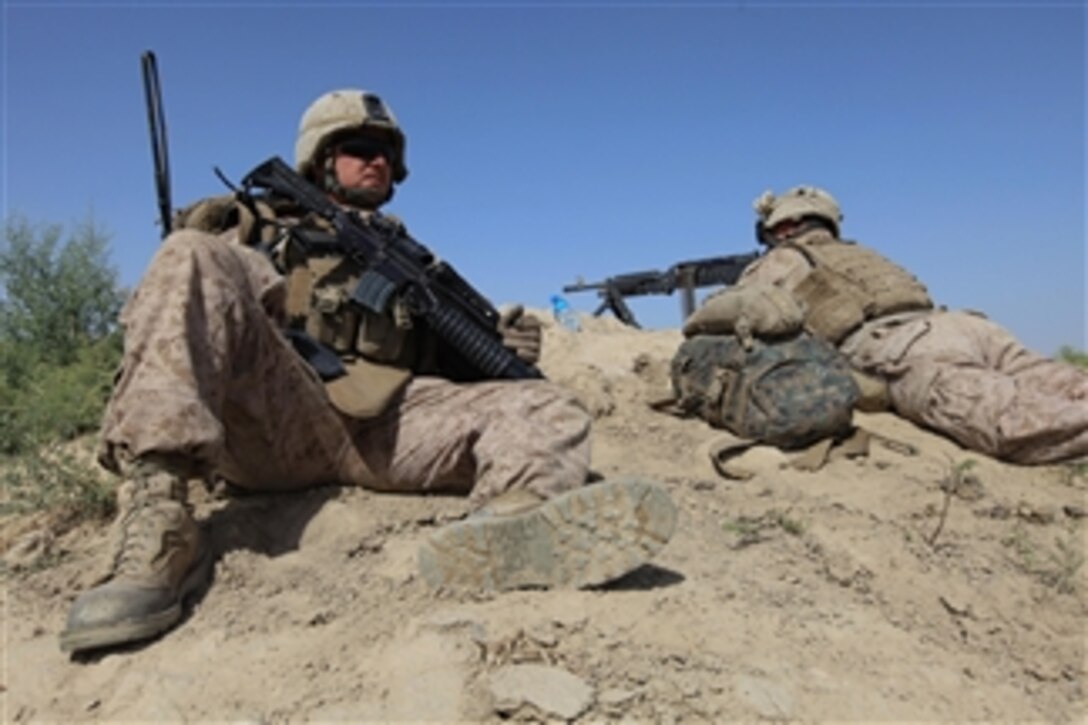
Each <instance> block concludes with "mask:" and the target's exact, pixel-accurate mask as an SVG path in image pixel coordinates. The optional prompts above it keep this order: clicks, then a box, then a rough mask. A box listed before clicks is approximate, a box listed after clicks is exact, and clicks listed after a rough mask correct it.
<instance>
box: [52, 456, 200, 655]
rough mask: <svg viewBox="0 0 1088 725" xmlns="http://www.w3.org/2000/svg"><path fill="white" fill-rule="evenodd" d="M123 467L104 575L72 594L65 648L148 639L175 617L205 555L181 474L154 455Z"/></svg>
mask: <svg viewBox="0 0 1088 725" xmlns="http://www.w3.org/2000/svg"><path fill="white" fill-rule="evenodd" d="M126 469H127V470H125V471H123V472H124V474H125V478H126V480H125V481H124V483H122V484H121V486H120V488H119V490H118V512H117V519H116V521H115V522H114V527H115V528H114V535H115V541H114V550H113V552H112V559H111V565H110V567H109V571H108V573H107V576H106V577H105V581H104V583H101V584H99V585H98V586H96V587H94V588H92V589H88V590H87V591H85V592H83V593H82V594H80V595H79V597H77V598H76V601H75V602H74V603H73V604H72V608H71V610H69V612H68V622H67V626H66V627H65V630H64V632H62V633H61V636H60V647H61V649H62V650H63V651H65V652H74V651H80V650H89V649H95V648H99V647H107V646H111V645H118V644H123V643H126V642H134V641H136V640H141V639H147V638H148V637H153V636H154V635H156V634H159V633H160V632H163V631H165V630H167V629H169V628H170V627H172V626H173V625H174V624H176V623H177V621H178V620H179V619H181V615H182V605H183V602H184V599H185V597H186V596H188V595H189V594H190V593H192V592H193V591H195V590H196V589H197V588H199V587H200V586H201V585H202V584H203V583H204V582H205V581H206V580H207V577H208V574H209V573H210V564H211V555H210V552H209V550H208V547H207V546H206V544H205V541H204V536H203V534H202V533H201V531H200V527H199V526H198V525H197V523H196V521H194V520H193V517H192V514H191V513H190V510H189V507H188V505H187V503H186V494H187V488H188V481H187V480H186V477H185V476H184V475H180V474H178V473H174V472H172V469H171V468H169V467H167V466H164V465H163V464H162V463H161V462H155V461H146V460H145V461H139V462H137V463H135V464H133V465H130V466H127V467H126Z"/></svg>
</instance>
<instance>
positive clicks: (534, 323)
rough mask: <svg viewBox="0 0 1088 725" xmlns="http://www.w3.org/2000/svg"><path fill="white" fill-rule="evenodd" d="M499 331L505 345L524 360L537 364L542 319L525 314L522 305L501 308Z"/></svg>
mask: <svg viewBox="0 0 1088 725" xmlns="http://www.w3.org/2000/svg"><path fill="white" fill-rule="evenodd" d="M498 327H499V333H500V334H501V335H502V344H503V347H507V348H509V349H510V350H513V352H514V354H516V355H517V356H518V357H519V358H520V359H521V360H522V361H523V362H526V363H529V364H530V365H535V364H536V361H537V360H539V359H540V346H541V334H540V320H538V319H537V318H536V317H534V316H533V315H527V314H525V308H524V307H522V306H521V305H503V306H502V307H500V308H499V325H498Z"/></svg>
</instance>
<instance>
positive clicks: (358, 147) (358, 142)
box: [336, 136, 393, 161]
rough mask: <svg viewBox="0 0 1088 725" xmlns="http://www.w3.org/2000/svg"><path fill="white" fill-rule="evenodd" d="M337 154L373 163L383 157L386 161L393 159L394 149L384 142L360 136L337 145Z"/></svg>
mask: <svg viewBox="0 0 1088 725" xmlns="http://www.w3.org/2000/svg"><path fill="white" fill-rule="evenodd" d="M336 153H338V154H344V155H345V156H351V157H354V158H357V159H362V160H364V161H373V160H374V159H376V158H377V157H379V156H381V157H382V158H384V159H385V160H386V161H389V160H391V159H392V158H393V147H392V146H390V145H389V144H387V143H385V142H384V141H379V140H378V139H374V138H367V137H365V136H360V137H356V138H349V139H345V140H344V141H341V142H340V143H338V144H336Z"/></svg>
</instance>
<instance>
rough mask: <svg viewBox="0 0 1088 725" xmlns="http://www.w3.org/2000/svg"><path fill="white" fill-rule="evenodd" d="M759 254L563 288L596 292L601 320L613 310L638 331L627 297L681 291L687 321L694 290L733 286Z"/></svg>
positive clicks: (688, 263) (580, 282)
mask: <svg viewBox="0 0 1088 725" xmlns="http://www.w3.org/2000/svg"><path fill="white" fill-rule="evenodd" d="M758 256H759V252H750V253H748V254H732V255H727V256H724V257H707V258H706V259H692V260H688V261H686V262H677V263H676V264H674V265H672V266H671V267H669V268H668V269H667V270H665V271H664V272H661V271H658V270H656V269H653V270H647V271H645V272H631V273H629V274H618V275H616V276H614V277H609V278H607V279H605V280H604V281H603V282H590V283H589V284H587V283H586V282H584V281H583V280H582V278H581V277H579V278H578V280H577V281H576V282H575V283H574V284H570V285H567V286H566V287H564V288H563V291H564V292H585V291H587V290H596V291H597V295H598V296H599V297H600V298H601V304H600V306H599V307H597V309H596V311H594V313H593V314H594V315H597V316H600V315H601V313H603V312H604V311H605V310H611V311H612V314H614V315H615V316H616V319H618V320H619V321H620V322H623V323H624V324H626V325H630V326H631V327H639V326H640V325H639V324H638V320H636V319H635V315H634V313H632V312H631V308H630V307H628V306H627V303H626V302H625V301H624V298H625V297H638V296H641V295H671V294H672V293H673V292H675V291H676V290H678V289H679V290H680V291H681V292H682V293H683V296H682V297H681V300H680V311H681V313H682V314H683V315H684V319H685V320H686V319H687V318H688V317H690V316H691V313H692V312H694V311H695V289H696V288H697V287H709V286H711V285H718V284H734V283H735V282H736V281H737V278H738V277H740V273H741V272H743V271H744V268H745V267H747V266H748V265H749V264H750V263H751V262H753V261H754V260H755V259H756V257H758Z"/></svg>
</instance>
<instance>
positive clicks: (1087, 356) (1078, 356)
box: [1057, 345, 1088, 368]
mask: <svg viewBox="0 0 1088 725" xmlns="http://www.w3.org/2000/svg"><path fill="white" fill-rule="evenodd" d="M1057 359H1058V360H1061V361H1062V362H1067V363H1069V364H1070V365H1076V366H1077V367H1079V368H1088V352H1085V351H1084V350H1077V349H1076V348H1074V347H1072V346H1070V345H1062V346H1061V348H1060V349H1059V350H1058V355H1057Z"/></svg>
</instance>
